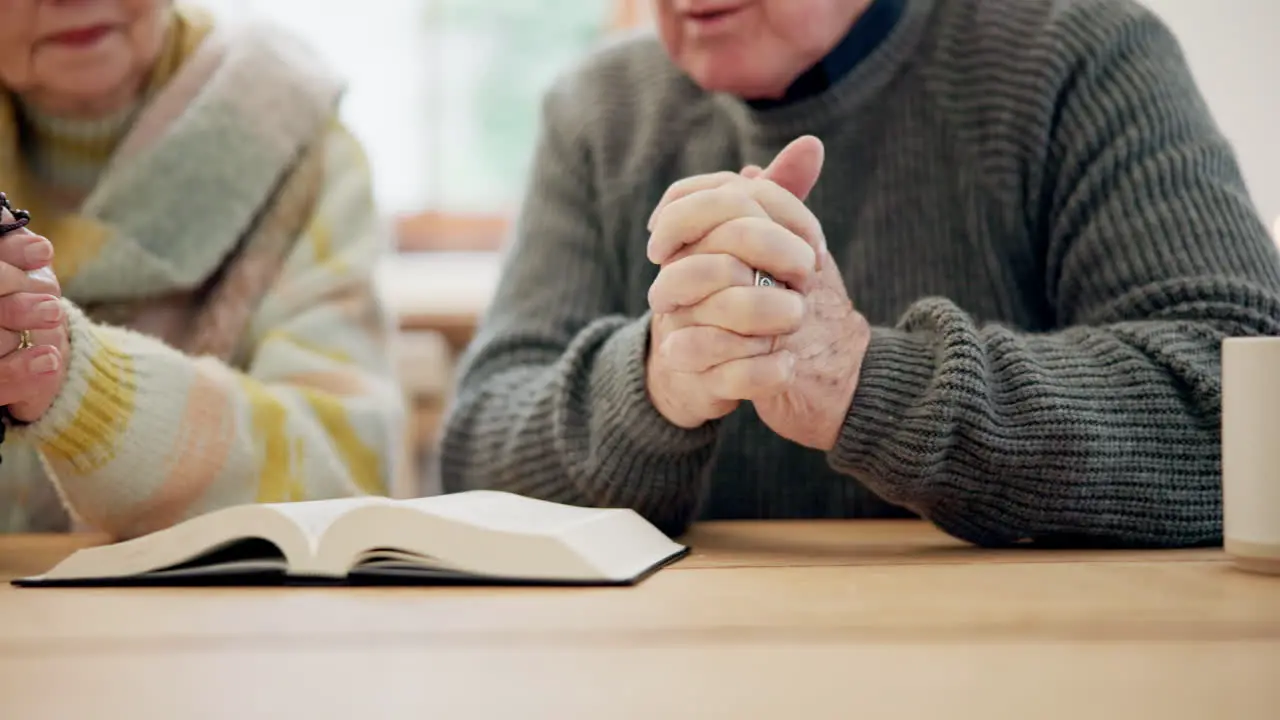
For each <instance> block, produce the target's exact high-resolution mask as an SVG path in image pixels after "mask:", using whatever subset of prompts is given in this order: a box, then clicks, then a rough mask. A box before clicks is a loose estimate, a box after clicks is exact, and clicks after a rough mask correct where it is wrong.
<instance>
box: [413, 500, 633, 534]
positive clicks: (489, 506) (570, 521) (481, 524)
mask: <svg viewBox="0 0 1280 720" xmlns="http://www.w3.org/2000/svg"><path fill="white" fill-rule="evenodd" d="M398 502H399V503H400V504H402V505H406V506H408V507H412V508H415V509H417V510H422V511H423V512H427V513H430V514H432V515H436V516H438V517H442V518H449V519H452V520H456V521H458V522H462V523H466V524H468V525H472V526H475V527H478V528H486V529H490V530H498V531H502V532H514V533H529V534H535V535H555V534H558V533H560V532H563V531H564V530H566V529H568V528H570V527H572V526H574V525H577V524H578V523H581V522H584V521H586V520H590V519H591V518H594V517H598V516H599V515H600V514H601V513H608V512H612V511H610V510H601V509H597V508H585V507H577V506H573V505H561V504H558V503H550V502H546V501H543V500H535V499H534V498H530V497H524V496H521V495H513V494H509V493H502V492H492V491H487V490H473V491H471V492H467V493H454V494H451V495H436V496H433V497H428V498H419V499H416V500H401V501H398Z"/></svg>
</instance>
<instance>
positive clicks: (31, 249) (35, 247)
mask: <svg viewBox="0 0 1280 720" xmlns="http://www.w3.org/2000/svg"><path fill="white" fill-rule="evenodd" d="M22 257H23V258H24V259H25V260H26V261H27V264H28V265H44V264H46V263H48V262H49V261H50V260H52V259H53V243H51V242H49V241H48V240H39V241H37V242H33V243H31V244H30V245H28V246H27V249H26V250H25V251H23V255H22Z"/></svg>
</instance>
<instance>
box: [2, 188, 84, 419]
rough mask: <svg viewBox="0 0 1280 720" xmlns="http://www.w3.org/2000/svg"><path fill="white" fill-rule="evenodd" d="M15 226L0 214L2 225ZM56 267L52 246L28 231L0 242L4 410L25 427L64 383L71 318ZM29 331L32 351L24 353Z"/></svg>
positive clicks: (5, 212) (7, 214) (9, 217)
mask: <svg viewBox="0 0 1280 720" xmlns="http://www.w3.org/2000/svg"><path fill="white" fill-rule="evenodd" d="M13 221H14V217H13V215H12V214H11V213H10V212H9V211H8V210H6V209H0V224H4V223H11V222H13ZM52 262H53V244H52V243H50V242H49V241H48V240H46V239H45V238H43V237H41V236H39V235H36V234H34V233H32V232H30V231H28V230H26V229H25V228H23V229H20V230H15V231H13V232H10V233H7V234H6V235H4V236H3V237H0V405H6V406H8V408H9V414H10V415H12V416H13V417H14V419H16V420H18V421H20V422H34V421H35V420H38V419H39V418H40V416H41V415H43V414H44V412H45V411H46V410H48V409H49V406H50V405H52V404H53V400H54V398H56V397H57V395H58V391H59V390H60V389H61V388H62V381H63V379H64V377H65V370H66V358H67V354H68V352H69V344H68V339H67V328H66V313H65V311H64V309H63V307H62V303H61V301H60V299H59V298H60V297H61V296H62V288H61V287H60V286H59V284H58V279H57V278H56V277H55V276H54V274H53V271H52V269H51V268H50V264H51V263H52ZM24 330H25V331H27V332H29V333H30V339H31V342H32V344H33V347H30V348H26V349H21V350H20V349H19V344H20V342H21V339H22V331H24Z"/></svg>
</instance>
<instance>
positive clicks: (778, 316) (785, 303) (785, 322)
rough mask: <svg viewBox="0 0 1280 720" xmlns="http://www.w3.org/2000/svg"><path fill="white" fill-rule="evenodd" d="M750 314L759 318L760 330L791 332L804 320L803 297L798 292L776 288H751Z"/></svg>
mask: <svg viewBox="0 0 1280 720" xmlns="http://www.w3.org/2000/svg"><path fill="white" fill-rule="evenodd" d="M753 289H754V290H757V292H755V293H753V294H752V301H751V304H752V311H753V312H752V314H753V315H754V316H755V317H758V318H761V320H762V324H763V327H761V328H759V329H760V331H761V332H768V333H781V332H792V331H794V330H795V329H796V328H798V327H799V326H800V323H801V322H803V320H804V313H805V307H804V299H803V298H801V297H800V295H799V294H798V293H795V292H792V291H790V290H779V289H778V288H753Z"/></svg>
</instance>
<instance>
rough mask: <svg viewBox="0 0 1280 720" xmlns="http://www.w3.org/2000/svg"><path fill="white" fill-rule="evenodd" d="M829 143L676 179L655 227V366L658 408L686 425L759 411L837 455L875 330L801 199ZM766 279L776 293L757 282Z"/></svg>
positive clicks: (652, 384) (788, 433)
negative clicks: (764, 162)
mask: <svg viewBox="0 0 1280 720" xmlns="http://www.w3.org/2000/svg"><path fill="white" fill-rule="evenodd" d="M821 169H822V145H821V143H820V142H818V141H817V140H816V139H814V138H801V139H800V140H797V141H796V142H794V143H792V144H791V145H789V146H788V147H787V148H785V149H784V150H783V151H782V152H781V153H779V155H778V157H777V158H776V159H775V160H774V162H773V163H772V164H771V165H770V166H769V168H768V169H766V170H759V169H758V168H748V169H747V170H744V171H743V173H741V174H735V173H719V174H714V175H705V176H700V177H695V178H690V179H688V180H685V181H682V182H681V183H677V184H676V185H675V186H673V187H672V189H671V190H670V191H668V193H667V195H666V196H664V198H663V199H662V201H661V202H660V203H659V205H658V208H657V210H655V212H654V216H653V219H652V223H651V230H652V237H651V240H650V244H649V259H650V260H651V261H652V262H654V263H657V264H659V265H661V266H662V270H661V271H660V272H659V273H658V278H657V280H655V281H654V284H653V286H652V287H651V288H650V292H649V303H650V307H651V309H652V310H653V313H654V316H653V318H654V319H653V324H652V331H651V332H652V338H651V351H650V356H649V361H648V367H647V380H648V387H649V393H650V397H651V398H652V399H653V401H654V405H655V407H657V408H658V411H659V412H661V413H662V414H663V416H665V417H666V418H667V419H668V420H670V421H671V422H673V423H675V424H677V425H680V426H681V427H696V426H698V425H701V424H702V423H704V422H706V421H708V420H711V419H714V418H717V417H721V416H723V415H725V414H727V413H729V412H730V411H732V410H733V408H734V407H736V406H737V404H738V402H739V401H741V400H750V401H752V402H753V403H754V404H755V407H756V412H757V413H758V414H759V416H760V419H761V420H762V421H764V423H765V424H766V425H768V426H769V427H770V428H772V429H773V431H774V432H776V433H778V434H779V435H781V436H783V437H785V438H787V439H789V440H792V441H793V442H797V443H800V444H802V445H805V446H808V447H813V448H819V449H823V450H827V449H830V448H831V447H833V446H834V444H835V441H836V438H837V436H838V434H839V431H840V427H841V425H842V424H843V422H844V418H845V415H846V414H847V413H848V410H849V405H850V403H851V402H852V399H853V393H854V390H855V388H856V387H857V380H858V372H859V370H860V368H861V365H862V357H863V355H864V354H865V352H866V347H867V342H868V340H869V338H870V330H869V328H868V325H867V322H866V320H865V319H864V318H863V317H862V315H861V314H860V313H858V312H857V311H855V310H854V308H853V305H852V303H851V302H850V301H849V297H848V294H847V292H846V290H845V287H844V280H843V278H842V276H841V274H840V270H839V268H838V267H837V266H836V264H835V261H834V259H833V258H832V257H831V254H830V253H829V252H827V249H826V241H825V238H824V236H823V233H822V227H821V225H820V224H819V222H818V220H817V218H815V217H814V216H813V214H812V213H811V212H810V211H809V209H808V208H807V207H805V205H804V203H803V198H804V197H806V196H807V195H808V193H809V191H810V190H811V189H812V188H813V186H814V184H815V183H816V182H817V179H818V175H819V173H820V172H821ZM757 270H759V271H764V272H767V273H769V274H770V275H772V276H773V277H774V278H775V279H776V280H778V281H780V282H781V283H782V285H781V286H779V285H773V286H767V287H762V286H757V285H756V283H755V272H756V271H757Z"/></svg>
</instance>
